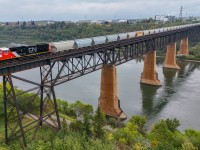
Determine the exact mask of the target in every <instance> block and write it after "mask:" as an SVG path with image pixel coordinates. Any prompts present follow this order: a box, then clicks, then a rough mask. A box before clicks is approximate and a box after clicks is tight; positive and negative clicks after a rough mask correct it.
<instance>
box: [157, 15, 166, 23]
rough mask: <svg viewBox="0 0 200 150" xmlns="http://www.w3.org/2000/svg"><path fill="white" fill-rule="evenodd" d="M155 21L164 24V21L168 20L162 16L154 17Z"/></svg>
mask: <svg viewBox="0 0 200 150" xmlns="http://www.w3.org/2000/svg"><path fill="white" fill-rule="evenodd" d="M155 21H161V22H166V21H169V19H168V18H167V17H166V16H164V15H156V16H155Z"/></svg>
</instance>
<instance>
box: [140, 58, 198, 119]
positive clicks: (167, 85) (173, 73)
mask: <svg viewBox="0 0 200 150" xmlns="http://www.w3.org/2000/svg"><path fill="white" fill-rule="evenodd" d="M162 62H163V61H160V60H159V61H158V64H157V65H161V64H162ZM177 63H178V65H179V66H180V67H181V69H180V70H174V69H166V68H163V75H164V81H163V82H162V86H161V87H156V86H150V85H145V84H141V85H140V90H141V93H142V115H144V116H146V117H147V120H149V119H150V120H151V119H153V120H154V119H155V118H157V116H158V115H159V114H160V113H161V112H162V111H163V109H164V108H165V107H166V106H167V104H168V103H170V102H172V101H176V99H175V98H174V97H173V96H174V95H175V94H176V93H177V92H178V90H179V88H180V87H181V86H182V85H183V84H184V81H186V80H187V79H188V77H189V76H190V75H191V74H192V73H193V72H194V71H195V69H198V68H200V64H199V63H187V62H184V61H178V62H177Z"/></svg>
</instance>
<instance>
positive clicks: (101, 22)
mask: <svg viewBox="0 0 200 150" xmlns="http://www.w3.org/2000/svg"><path fill="white" fill-rule="evenodd" d="M91 23H92V24H104V23H105V20H91Z"/></svg>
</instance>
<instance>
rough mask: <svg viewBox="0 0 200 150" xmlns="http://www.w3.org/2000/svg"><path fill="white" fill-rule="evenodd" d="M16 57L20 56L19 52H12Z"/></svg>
mask: <svg viewBox="0 0 200 150" xmlns="http://www.w3.org/2000/svg"><path fill="white" fill-rule="evenodd" d="M12 53H13V54H14V55H15V56H16V57H20V55H19V54H17V53H16V52H12Z"/></svg>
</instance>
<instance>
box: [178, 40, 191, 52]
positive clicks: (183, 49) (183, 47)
mask: <svg viewBox="0 0 200 150" xmlns="http://www.w3.org/2000/svg"><path fill="white" fill-rule="evenodd" d="M179 54H181V55H189V50H188V37H185V38H183V39H182V40H181V43H180V51H179Z"/></svg>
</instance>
